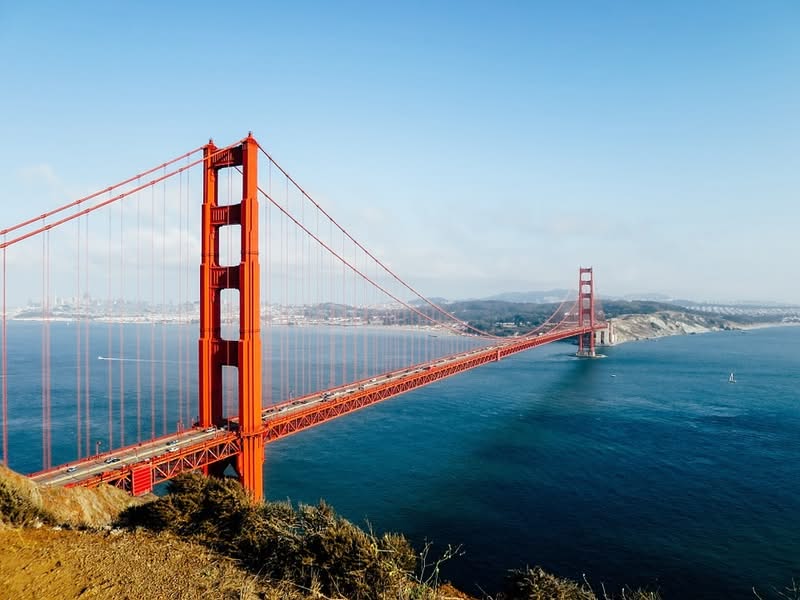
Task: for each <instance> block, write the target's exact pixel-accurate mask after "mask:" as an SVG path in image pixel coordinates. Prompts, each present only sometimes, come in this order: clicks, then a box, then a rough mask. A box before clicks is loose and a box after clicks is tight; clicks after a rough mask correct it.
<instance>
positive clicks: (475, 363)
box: [31, 324, 605, 493]
mask: <svg viewBox="0 0 800 600" xmlns="http://www.w3.org/2000/svg"><path fill="white" fill-rule="evenodd" d="M604 327H605V325H604V324H596V325H595V326H594V330H599V329H603V328H604ZM592 330H593V329H592V328H589V327H585V328H580V329H571V330H564V331H553V332H550V333H545V334H540V335H539V336H537V337H530V338H517V339H511V340H509V341H507V342H506V341H503V342H500V343H498V344H495V345H493V346H489V347H482V348H478V349H474V350H470V351H466V352H462V353H459V354H454V355H451V356H446V357H444V358H438V359H436V360H433V361H430V362H426V363H421V364H417V365H413V366H411V367H409V368H407V369H404V370H401V371H393V372H389V373H384V374H382V375H378V376H375V377H372V378H370V379H366V380H362V381H356V382H353V383H350V384H348V385H343V386H338V387H335V388H332V389H329V390H325V391H322V392H317V393H314V394H312V395H309V396H304V397H301V398H295V399H292V400H287V401H285V402H282V403H280V404H276V405H274V406H271V407H269V408H266V409H264V410H263V411H262V422H263V428H262V435H263V436H264V441H265V443H270V442H273V441H275V440H278V439H280V438H283V437H286V436H288V435H291V434H293V433H297V432H298V431H302V430H304V429H308V428H309V427H313V426H315V425H319V424H321V423H325V422H327V421H330V420H332V419H335V418H338V417H341V416H344V415H346V414H349V413H351V412H353V411H356V410H358V409H360V408H364V407H366V406H370V405H372V404H375V403H377V402H380V401H382V400H388V399H389V398H393V397H395V396H398V395H400V394H403V393H405V392H408V391H411V390H413V389H417V388H419V387H422V386H425V385H429V384H431V383H434V382H436V381H439V380H441V379H445V378H447V377H451V376H453V375H457V374H458V373H463V372H464V371H468V370H470V369H474V368H476V367H479V366H481V365H484V364H486V363H490V362H496V361H498V360H501V359H503V358H505V357H507V356H510V355H512V354H516V353H518V352H522V351H524V350H529V349H531V348H535V347H537V346H542V345H545V344H548V343H551V342H555V341H559V340H563V339H566V338H570V337H574V336H577V335H581V334H585V333H589V332H590V331H592ZM236 430H237V426H236V421H235V420H232V421H231V425H230V428H228V427H227V426H226V427H225V428H223V429H216V428H209V429H206V430H202V429H191V430H187V431H183V432H179V433H175V434H171V435H168V436H163V437H160V438H157V439H154V440H151V441H148V442H143V443H141V444H137V445H135V446H127V447H124V448H119V449H117V450H114V451H111V452H108V453H105V454H101V455H98V456H93V457H89V458H86V459H83V460H81V461H76V462H75V463H72V464H70V465H61V466H59V467H55V468H53V469H49V470H47V471H41V472H39V473H34V474H32V475H31V479H33V480H34V481H37V482H39V483H42V484H48V485H65V486H67V487H72V486H86V487H94V486H96V485H99V484H100V483H110V484H112V485H116V486H117V487H120V488H123V489H125V490H127V491H129V492H132V493H143V492H146V491H149V490H150V489H152V486H153V485H155V484H157V483H160V482H163V481H167V480H169V479H172V478H173V477H175V476H177V475H179V474H180V473H182V472H185V471H191V470H195V469H200V468H203V467H205V466H207V465H210V464H213V463H215V462H219V461H223V460H226V459H230V458H232V457H235V456H236V455H237V454H238V453H239V452H240V450H241V443H240V438H239V434H238V432H237V431H236Z"/></svg>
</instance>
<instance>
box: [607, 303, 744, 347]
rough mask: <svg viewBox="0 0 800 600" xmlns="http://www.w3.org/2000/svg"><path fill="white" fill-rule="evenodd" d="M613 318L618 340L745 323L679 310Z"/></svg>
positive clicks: (740, 327)
mask: <svg viewBox="0 0 800 600" xmlns="http://www.w3.org/2000/svg"><path fill="white" fill-rule="evenodd" d="M610 321H611V322H612V323H613V327H614V343H616V344H620V343H623V342H630V341H635V340H645V339H651V338H659V337H666V336H670V335H687V334H695V333H706V332H709V331H723V330H729V329H742V325H740V324H738V323H734V322H733V321H729V320H727V319H722V318H720V317H715V316H705V315H700V314H696V313H690V312H684V311H678V310H660V311H657V312H653V313H650V314H629V315H621V316H618V317H615V318H613V319H610Z"/></svg>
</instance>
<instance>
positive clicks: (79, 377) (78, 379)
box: [75, 219, 83, 459]
mask: <svg viewBox="0 0 800 600" xmlns="http://www.w3.org/2000/svg"><path fill="white" fill-rule="evenodd" d="M75 226H76V229H77V231H78V235H77V243H76V244H75V251H76V256H75V279H76V283H77V285H76V290H75V312H76V313H77V314H78V315H80V313H81V308H82V304H81V302H82V300H81V220H80V219H77V220H76V223H75ZM82 320H83V319H82V317H78V322H77V323H76V327H75V442H76V444H75V457H76V458H78V459H80V458H81V446H82V445H83V435H82V434H83V431H82V423H81V403H82V402H83V398H82V397H81V384H82V383H83V373H81V360H82V359H83V353H82V352H81V336H82V335H83V332H82V331H81V325H82Z"/></svg>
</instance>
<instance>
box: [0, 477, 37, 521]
mask: <svg viewBox="0 0 800 600" xmlns="http://www.w3.org/2000/svg"><path fill="white" fill-rule="evenodd" d="M0 522H3V523H8V524H11V525H31V524H33V523H36V522H44V523H46V522H49V518H48V516H47V515H46V514H45V513H44V512H43V511H42V510H41V509H40V508H39V507H38V506H36V504H34V502H33V501H32V500H31V499H30V498H29V497H28V496H26V495H25V494H23V493H22V492H21V491H20V490H19V489H17V488H15V487H14V486H13V485H11V484H10V483H9V482H8V481H6V480H5V479H0Z"/></svg>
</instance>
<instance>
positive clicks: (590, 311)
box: [578, 267, 596, 358]
mask: <svg viewBox="0 0 800 600" xmlns="http://www.w3.org/2000/svg"><path fill="white" fill-rule="evenodd" d="M578 327H589V328H591V330H590V331H589V332H588V333H582V334H581V335H579V336H578V356H585V357H589V358H593V357H595V356H596V354H595V350H594V342H595V340H594V279H593V276H592V267H588V268H584V267H581V268H580V274H579V275H578Z"/></svg>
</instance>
